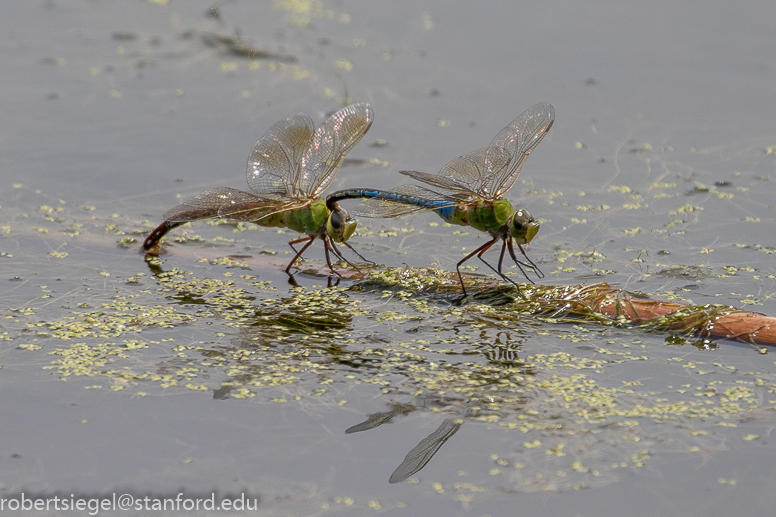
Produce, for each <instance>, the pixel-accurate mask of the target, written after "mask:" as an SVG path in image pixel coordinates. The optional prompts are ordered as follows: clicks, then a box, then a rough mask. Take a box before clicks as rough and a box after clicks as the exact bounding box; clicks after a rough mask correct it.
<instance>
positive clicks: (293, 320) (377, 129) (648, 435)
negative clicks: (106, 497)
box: [0, 0, 776, 516]
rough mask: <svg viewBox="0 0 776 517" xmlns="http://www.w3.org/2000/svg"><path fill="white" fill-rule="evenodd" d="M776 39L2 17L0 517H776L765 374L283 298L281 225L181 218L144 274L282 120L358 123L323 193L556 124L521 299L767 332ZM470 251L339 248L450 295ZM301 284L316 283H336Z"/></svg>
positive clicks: (747, 29) (460, 238) (172, 6)
mask: <svg viewBox="0 0 776 517" xmlns="http://www.w3.org/2000/svg"><path fill="white" fill-rule="evenodd" d="M774 11H776V7H774V5H773V4H772V2H749V3H747V4H746V5H735V6H734V5H732V4H727V3H722V2H716V3H713V4H709V3H708V2H689V3H683V4H681V5H676V4H675V3H671V2H654V3H652V4H650V5H649V6H646V5H642V4H637V3H619V4H616V5H615V4H611V3H608V2H593V3H590V2H588V3H586V4H577V3H571V2H550V3H547V2H545V3H535V4H525V5H521V4H519V3H515V2H485V3H468V2H434V1H421V2H401V1H399V2H391V3H389V4H387V3H377V2H355V1H343V2H325V1H324V2H318V1H303V0H300V1H284V0H280V1H277V2H274V3H273V2H248V1H232V2H220V3H218V4H213V3H209V2H185V3H184V2H178V1H175V0H170V1H169V2H168V1H164V0H156V1H137V2H120V3H119V2H97V1H85V0H84V1H79V0H73V1H67V2H65V1H55V0H47V1H34V2H24V3H21V2H19V3H8V5H6V6H5V9H4V15H3V17H2V19H1V20H0V26H2V28H3V31H2V36H0V63H2V65H3V70H4V73H3V76H4V78H5V79H4V81H3V82H2V86H0V88H2V95H0V103H1V104H2V107H3V113H4V115H5V121H6V124H5V125H4V128H3V130H2V131H0V149H1V150H2V152H1V153H0V166H1V167H2V172H1V173H0V178H1V179H2V181H1V182H0V273H1V275H0V290H1V292H2V302H0V309H1V310H2V312H3V318H4V319H3V320H1V321H0V338H2V339H3V343H4V345H3V347H2V354H1V355H0V365H2V368H0V389H2V392H3V394H4V396H3V397H2V402H0V407H1V408H2V411H3V415H4V418H3V419H2V424H0V430H2V436H3V438H4V440H3V446H2V455H3V458H4V459H3V460H2V461H0V490H1V491H2V495H3V496H16V495H18V494H20V493H21V492H26V493H31V494H35V495H40V496H44V497H45V496H49V495H52V494H57V493H66V494H70V493H74V494H80V495H103V494H111V493H113V492H127V493H132V494H135V495H137V496H142V495H145V494H158V495H160V496H162V497H174V495H175V494H176V493H177V492H178V491H180V490H184V491H185V492H187V493H190V494H195V495H203V494H204V495H208V494H210V493H211V492H213V491H218V492H219V493H221V494H227V493H245V494H249V495H251V496H252V497H257V498H258V499H259V500H260V502H259V514H261V515H329V514H332V515H365V514H370V513H374V514H390V515H394V514H395V515H505V514H514V513H515V512H516V511H518V509H519V510H520V511H522V512H525V513H531V514H533V515H559V514H567V515H612V516H614V515H622V514H623V513H625V512H628V513H629V514H631V515H709V514H714V515H720V514H725V513H734V512H735V513H740V512H742V511H745V512H746V513H747V515H769V514H770V513H771V512H772V508H773V507H774V506H775V505H776V500H774V499H775V497H774V493H773V491H772V490H771V489H770V487H771V485H772V479H771V478H772V476H771V472H772V467H771V465H772V464H773V463H774V461H776V450H774V447H773V446H771V444H770V439H771V432H772V429H773V427H774V424H776V415H775V414H774V409H773V408H774V404H776V364H774V359H773V353H765V354H763V353H761V351H759V350H758V349H756V348H754V347H752V346H749V345H747V344H741V343H735V342H731V341H727V342H717V343H709V342H693V341H692V340H688V341H682V340H673V341H670V343H684V344H669V341H667V340H666V339H665V338H666V336H665V335H654V334H645V333H643V332H640V331H638V330H633V329H618V328H613V327H606V326H600V325H596V324H592V323H579V324H576V325H572V324H560V323H554V322H552V321H546V320H539V319H536V318H530V317H525V316H519V317H518V316H515V315H514V314H511V313H509V312H508V307H506V308H505V307H500V306H498V307H494V306H488V305H486V304H483V305H478V304H476V303H470V304H465V305H463V306H456V305H453V304H451V303H450V299H449V298H448V297H446V296H439V295H433V294H428V295H427V296H426V295H424V293H423V292H422V291H413V290H412V289H410V288H403V287H393V286H388V285H383V284H377V283H371V284H369V283H367V284H363V283H357V282H354V281H352V280H343V281H341V282H340V283H339V284H338V285H336V286H334V287H327V283H328V281H327V278H326V277H325V276H317V275H313V274H307V273H300V274H297V275H296V278H297V281H298V283H299V287H296V288H295V287H293V286H291V285H289V284H288V282H287V278H286V276H285V274H284V273H283V272H282V269H283V268H284V267H285V264H287V263H288V261H289V260H290V258H291V257H292V256H293V255H291V250H290V249H289V248H288V246H287V244H286V243H287V242H288V241H289V240H292V239H294V238H296V237H297V235H296V234H294V233H293V232H290V231H288V230H277V229H272V228H258V227H255V226H252V225H245V226H238V227H235V226H234V225H209V224H206V223H204V222H195V223H193V225H192V226H191V227H183V228H179V229H176V230H174V231H173V232H171V233H170V235H169V237H168V242H169V243H170V245H169V247H168V253H167V254H166V255H163V256H162V257H161V258H160V260H159V262H151V263H150V264H148V263H146V262H145V261H144V259H143V256H142V255H141V254H139V253H138V249H139V246H140V242H142V239H143V237H144V236H145V235H146V234H147V233H148V232H149V231H150V230H151V229H152V228H153V227H154V226H156V225H157V224H158V223H159V216H160V215H161V214H162V213H164V212H165V211H166V210H167V209H169V208H171V207H173V206H174V205H176V204H178V203H179V202H180V201H181V200H183V199H185V198H189V197H192V196H194V195H195V194H197V193H199V192H200V191H203V190H206V189H209V188H214V187H221V186H228V187H233V188H237V189H242V190H246V189H247V186H246V183H245V162H246V159H247V157H248V154H249V152H250V150H251V147H252V146H253V144H254V143H255V142H256V140H257V139H258V138H259V137H260V136H261V135H262V134H264V132H265V131H267V129H269V127H271V126H272V124H274V123H275V122H276V121H278V120H280V119H282V118H284V117H287V116H289V115H292V114H294V113H300V112H302V113H307V114H308V115H309V116H310V117H311V118H312V119H313V121H314V122H315V123H316V124H320V123H321V122H322V121H323V120H324V119H325V118H326V117H327V116H328V115H329V114H330V113H332V112H334V111H336V110H337V109H340V108H341V107H342V106H344V105H345V104H348V103H352V102H369V103H370V104H371V106H372V107H373V109H374V112H375V121H374V124H373V125H372V128H371V129H370V131H369V133H368V134H367V135H366V136H365V137H364V138H363V140H362V141H361V142H360V143H359V144H358V145H357V146H356V147H355V148H354V149H353V150H352V151H351V152H350V154H349V155H348V157H349V158H350V160H349V161H348V162H346V163H345V165H344V166H343V167H342V169H341V171H340V172H339V174H338V175H337V177H336V178H335V180H334V182H333V183H332V185H331V186H330V187H329V191H333V190H335V189H340V188H351V187H370V188H391V187H393V186H395V185H398V184H400V183H406V182H407V179H406V178H405V177H404V176H400V175H399V174H398V173H397V171H399V170H407V169H410V170H417V171H426V172H431V173H434V172H436V171H438V170H439V168H440V167H442V166H443V165H444V164H445V163H447V162H448V161H449V160H452V159H453V158H455V157H457V156H460V155H462V154H464V153H466V152H469V151H472V150H474V149H478V148H482V147H485V146H487V145H488V143H489V142H490V141H491V139H492V138H493V137H494V136H495V135H496V133H497V132H498V131H499V130H501V129H502V128H503V127H504V125H505V124H507V123H508V122H509V121H510V120H512V119H513V118H514V117H516V116H517V115H518V114H519V113H521V112H522V111H523V110H525V109H527V108H528V107H530V106H532V105H534V104H536V103H538V102H542V101H547V102H551V103H552V105H553V106H554V107H555V111H556V121H555V125H554V126H553V129H552V131H551V132H550V133H549V134H548V136H547V138H545V139H544V140H543V141H542V143H541V145H540V146H539V147H537V149H536V150H535V151H534V152H533V153H532V155H531V156H530V158H529V159H528V160H527V162H526V165H525V168H524V169H523V172H522V174H521V176H520V178H519V179H518V181H517V184H516V185H515V186H514V187H513V188H512V190H510V192H509V194H508V196H507V197H508V198H509V200H510V201H511V202H512V204H513V205H515V206H521V207H524V208H527V209H528V210H530V211H531V213H532V214H533V215H534V216H535V217H537V218H539V220H540V222H541V223H542V227H541V231H540V232H539V235H538V236H537V238H536V239H535V240H534V241H533V242H532V244H531V245H530V246H529V247H528V253H529V256H530V257H531V258H532V259H533V260H534V261H536V262H537V263H538V264H539V265H540V267H541V268H542V270H543V271H544V272H545V274H546V278H545V279H544V280H543V283H547V284H557V285H563V284H578V283H582V282H587V283H592V282H597V281H606V282H609V283H611V284H614V285H616V286H618V287H621V288H624V289H629V290H635V291H643V292H646V293H648V294H651V295H655V296H660V297H665V298H669V299H685V300H691V301H692V302H694V303H698V304H703V303H720V304H729V305H734V306H738V307H744V308H747V309H750V310H754V311H760V312H764V313H766V314H770V315H774V314H776V303H774V296H775V295H776V281H775V280H776V279H775V278H774V275H776V268H774V266H773V256H774V255H773V253H774V247H776V241H775V240H774V234H773V231H772V228H773V227H774V223H776V212H775V211H774V201H773V200H774V197H775V195H776V187H775V186H774V185H776V131H774V129H773V128H774V126H773V120H774V119H775V118H776V112H775V110H774V103H773V98H774V94H776V64H774V61H773V59H772V56H773V54H774V40H773V37H772V27H771V25H772V23H771V20H773V17H774V14H776V13H775V12H774ZM355 204H356V203H355V202H352V204H347V205H346V208H348V209H350V208H352V206H354V205H355ZM478 233H479V232H477V231H476V230H472V229H471V228H466V227H449V226H445V225H444V224H443V222H442V221H441V220H440V219H439V218H438V217H436V216H435V215H433V214H421V215H418V216H413V217H409V218H405V219H395V220H380V219H366V220H360V221H359V230H358V232H357V234H356V235H355V236H354V237H352V239H351V240H350V243H351V244H352V245H353V246H355V247H356V248H357V249H358V250H359V252H360V253H362V254H364V256H366V257H367V258H368V259H371V260H374V261H375V262H378V263H379V264H382V265H385V266H387V267H389V268H401V267H405V265H408V266H411V267H414V268H418V267H428V266H433V267H437V268H441V269H446V270H453V269H454V268H455V264H456V262H458V260H460V258H461V257H463V256H464V255H465V254H467V253H468V252H470V251H471V250H473V249H475V248H476V247H478V246H480V245H481V244H482V243H484V242H485V240H484V239H485V238H486V237H485V236H484V235H479V234H478ZM467 250H468V251H467ZM322 255H323V250H322V247H321V245H320V243H318V244H315V245H313V247H312V248H311V249H310V250H308V252H307V253H306V255H305V256H306V257H307V258H308V259H309V260H310V262H307V263H306V264H305V265H304V267H305V269H306V270H315V269H317V268H319V267H322V268H323V269H322V271H325V267H324V266H323V256H322ZM348 257H349V258H351V257H352V256H351V255H348ZM476 272H477V273H482V274H485V273H487V272H488V270H487V269H485V268H482V267H480V268H479V269H478V270H477V271H476ZM509 274H510V275H511V274H515V275H517V273H516V270H514V269H510V273H509ZM514 278H515V279H518V278H519V277H518V276H515V277H514ZM49 513H50V514H56V512H54V511H52V512H49ZM237 513H240V512H234V514H237Z"/></svg>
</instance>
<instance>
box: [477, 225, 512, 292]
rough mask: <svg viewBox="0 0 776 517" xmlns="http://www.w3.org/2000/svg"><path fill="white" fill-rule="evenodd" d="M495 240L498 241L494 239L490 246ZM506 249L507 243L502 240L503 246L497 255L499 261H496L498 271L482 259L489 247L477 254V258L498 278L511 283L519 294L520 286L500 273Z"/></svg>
mask: <svg viewBox="0 0 776 517" xmlns="http://www.w3.org/2000/svg"><path fill="white" fill-rule="evenodd" d="M497 239H498V237H496V238H495V239H494V240H493V241H492V242H491V243H490V244H491V245H492V244H493V243H495V242H496V240H497ZM506 247H507V241H506V239H504V245H503V246H502V247H501V254H500V255H499V259H498V269H496V268H494V267H493V266H491V265H490V263H489V262H488V261H487V260H485V259H484V258H482V254H483V253H485V252H486V251H488V248H490V246H488V248H485V249H484V250H482V251H480V252H479V253H478V254H477V258H478V259H480V260H481V261H482V263H483V264H485V265H486V266H488V267H489V268H490V269H491V270H492V271H493V272H494V273H496V274H497V275H498V276H500V277H501V278H503V279H504V280H506V281H507V282H510V283H512V284H513V285H514V286H515V287H517V292H518V293H519V292H520V286H519V285H517V282H515V281H514V280H512V279H511V278H509V277H508V276H506V275H505V274H504V273H502V272H501V265H502V264H503V263H504V252H505V251H506Z"/></svg>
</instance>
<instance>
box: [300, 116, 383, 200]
mask: <svg viewBox="0 0 776 517" xmlns="http://www.w3.org/2000/svg"><path fill="white" fill-rule="evenodd" d="M373 121H374V113H373V112H372V107H371V106H370V105H369V104H367V103H366V102H360V103H358V104H351V105H350V106H347V107H345V108H343V109H341V110H339V111H338V112H336V113H334V114H333V115H332V116H331V117H329V118H328V119H327V120H326V121H325V122H324V123H323V124H321V125H320V127H318V129H316V130H315V135H313V138H312V144H311V146H310V149H309V152H308V153H307V154H306V156H305V159H304V163H303V165H302V167H300V168H299V169H298V173H297V174H298V176H297V177H296V178H295V181H294V187H295V188H296V189H297V192H296V196H298V197H307V198H312V199H317V198H318V197H319V196H320V195H321V194H322V193H323V191H324V190H326V188H327V187H328V186H329V184H330V183H331V182H332V180H333V179H334V176H335V175H336V174H337V171H338V170H339V168H340V166H341V165H342V160H344V159H345V155H347V154H348V152H349V151H350V150H351V149H353V147H354V146H355V145H356V144H357V143H358V142H359V140H361V138H362V137H363V136H364V135H365V134H366V132H367V131H369V128H370V127H371V126H372V122H373Z"/></svg>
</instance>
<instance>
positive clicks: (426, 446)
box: [388, 418, 461, 483]
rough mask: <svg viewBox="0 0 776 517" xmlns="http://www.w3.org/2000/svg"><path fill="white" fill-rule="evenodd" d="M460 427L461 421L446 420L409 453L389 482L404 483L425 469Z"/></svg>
mask: <svg viewBox="0 0 776 517" xmlns="http://www.w3.org/2000/svg"><path fill="white" fill-rule="evenodd" d="M460 427H461V422H460V420H459V421H456V420H453V419H452V418H447V419H445V421H444V422H442V424H441V425H440V426H439V427H438V428H437V430H436V431H434V432H433V433H431V434H430V435H428V436H427V437H425V438H424V439H423V440H421V442H420V443H419V444H418V445H416V446H415V448H414V449H412V450H411V451H410V452H408V453H407V456H406V457H405V458H404V461H402V462H401V465H399V466H398V467H397V468H396V470H394V471H393V474H391V478H390V479H389V480H388V482H389V483H399V482H400V481H404V480H405V479H407V478H408V477H410V476H412V475H413V474H415V473H416V472H418V471H419V470H420V469H422V468H423V467H425V466H426V464H427V463H428V462H429V461H430V460H431V458H433V457H434V454H436V453H437V451H438V450H439V448H440V447H442V445H443V444H444V443H445V442H446V441H447V440H448V439H450V437H451V436H453V435H454V434H455V433H456V432H457V431H458V429H460Z"/></svg>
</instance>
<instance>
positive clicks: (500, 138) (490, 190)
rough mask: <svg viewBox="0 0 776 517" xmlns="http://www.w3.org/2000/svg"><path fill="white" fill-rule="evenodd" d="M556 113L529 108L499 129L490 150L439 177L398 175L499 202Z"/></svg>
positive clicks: (461, 161)
mask: <svg viewBox="0 0 776 517" xmlns="http://www.w3.org/2000/svg"><path fill="white" fill-rule="evenodd" d="M554 120H555V110H554V109H553V107H552V105H551V104H549V103H547V102H543V103H540V104H537V105H535V106H532V107H531V108H529V109H528V110H526V111H525V112H523V113H522V114H521V115H520V116H518V117H517V118H516V119H515V120H513V121H512V122H511V123H510V124H509V125H508V126H507V127H505V128H504V129H502V130H501V131H500V132H499V134H498V135H496V138H494V139H493V141H492V142H491V144H490V146H489V147H486V148H483V149H477V150H476V151H472V152H470V153H468V154H465V155H463V156H459V157H458V158H455V159H454V160H451V161H450V162H448V163H447V164H446V165H445V166H444V167H442V168H441V169H440V171H439V173H438V174H428V173H426V172H417V171H399V172H400V173H401V174H404V175H405V176H409V177H411V178H414V179H416V180H418V181H422V182H424V183H427V184H429V185H433V186H435V187H438V188H441V189H445V190H449V191H450V192H453V193H454V194H456V195H457V196H458V197H468V196H474V197H478V198H482V199H487V200H495V199H498V198H500V197H501V196H502V195H503V194H504V193H505V192H507V191H508V190H509V189H510V188H512V185H514V183H515V181H516V180H517V177H518V176H519V175H520V170H521V169H522V167H523V162H525V159H526V157H527V156H528V155H529V154H531V151H533V150H534V148H535V147H536V146H537V145H539V142H541V141H542V138H544V136H545V135H546V134H547V132H548V131H549V130H550V128H551V127H552V123H553V121H554Z"/></svg>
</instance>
